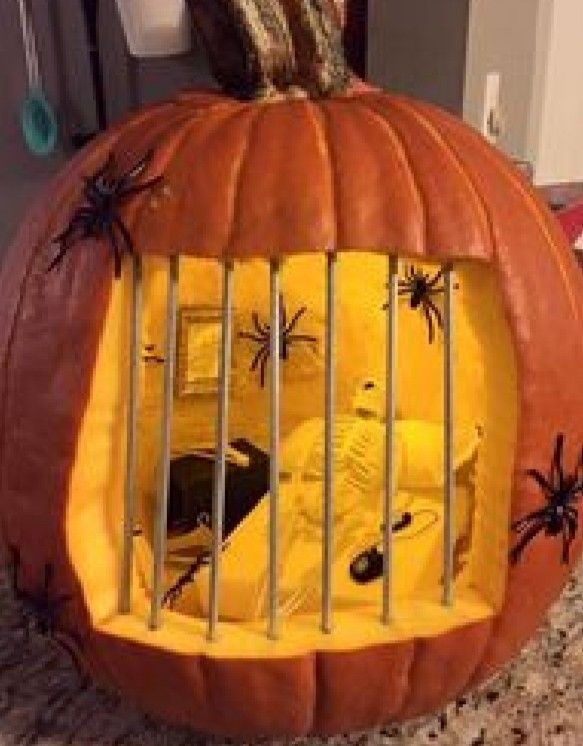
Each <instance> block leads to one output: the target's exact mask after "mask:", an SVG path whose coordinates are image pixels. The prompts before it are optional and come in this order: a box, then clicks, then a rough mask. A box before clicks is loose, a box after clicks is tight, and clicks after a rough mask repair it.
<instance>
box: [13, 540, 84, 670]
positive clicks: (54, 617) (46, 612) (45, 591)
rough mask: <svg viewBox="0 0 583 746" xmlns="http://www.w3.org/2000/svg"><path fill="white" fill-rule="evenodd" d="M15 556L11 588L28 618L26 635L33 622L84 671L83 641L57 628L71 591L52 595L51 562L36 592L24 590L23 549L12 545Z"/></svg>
mask: <svg viewBox="0 0 583 746" xmlns="http://www.w3.org/2000/svg"><path fill="white" fill-rule="evenodd" d="M9 552H10V554H11V557H12V561H11V565H10V568H11V573H12V577H11V581H12V590H13V593H14V596H15V598H16V601H17V602H18V603H19V604H20V606H21V610H22V617H23V620H24V621H25V622H26V624H25V627H24V632H25V635H26V639H27V640H28V639H29V637H30V630H31V622H32V626H33V628H34V629H35V631H36V632H37V633H38V634H40V635H43V636H45V637H48V638H50V639H51V640H52V641H53V642H55V643H56V644H57V645H59V646H60V647H62V648H63V649H64V650H65V651H66V652H67V653H68V654H69V656H70V657H71V658H72V660H73V662H74V664H75V666H76V667H77V670H78V671H81V669H82V666H81V654H80V650H81V648H82V643H81V640H80V638H78V637H77V635H75V634H70V633H64V632H62V631H60V630H58V619H59V614H60V613H61V610H62V609H63V607H64V606H66V605H67V604H68V603H70V602H71V601H72V600H73V597H72V596H71V595H69V594H61V595H58V596H55V597H54V598H51V586H52V583H53V577H54V568H53V565H51V564H50V563H48V562H47V563H46V564H45V567H44V578H43V583H42V586H41V587H40V588H39V589H38V590H37V591H36V592H35V593H29V592H28V591H23V590H21V589H20V587H19V585H18V571H19V569H20V552H19V550H18V549H17V548H16V547H15V546H10V547H9Z"/></svg>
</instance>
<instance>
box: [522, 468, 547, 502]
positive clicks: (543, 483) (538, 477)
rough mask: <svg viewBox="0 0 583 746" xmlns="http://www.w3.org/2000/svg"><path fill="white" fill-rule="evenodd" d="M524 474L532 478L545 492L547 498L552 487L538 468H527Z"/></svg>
mask: <svg viewBox="0 0 583 746" xmlns="http://www.w3.org/2000/svg"><path fill="white" fill-rule="evenodd" d="M526 476H527V477H530V478H531V479H534V481H535V482H536V483H537V484H538V486H539V487H540V488H541V490H542V491H543V492H545V493H546V494H547V498H548V497H549V496H550V495H552V494H553V488H552V487H551V485H550V484H549V482H548V480H547V479H546V477H544V476H543V475H542V474H541V473H540V471H538V469H527V471H526Z"/></svg>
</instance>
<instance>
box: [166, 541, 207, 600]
mask: <svg viewBox="0 0 583 746" xmlns="http://www.w3.org/2000/svg"><path fill="white" fill-rule="evenodd" d="M210 556H211V555H210V552H203V553H202V554H201V555H200V556H198V557H197V558H196V559H195V560H194V562H193V563H192V564H191V565H190V567H189V568H188V570H186V572H184V573H183V574H182V575H181V576H180V577H179V578H178V580H177V581H176V582H175V583H174V585H172V586H171V587H170V588H169V589H168V590H167V591H166V593H165V594H164V597H163V598H162V606H168V608H169V609H173V608H174V607H175V606H176V602H177V601H178V600H179V599H180V597H181V596H182V593H183V592H184V589H185V588H186V586H187V585H190V584H191V583H193V582H194V579H195V577H196V575H197V574H198V572H199V570H200V569H201V568H203V567H204V566H205V565H208V563H209V560H210Z"/></svg>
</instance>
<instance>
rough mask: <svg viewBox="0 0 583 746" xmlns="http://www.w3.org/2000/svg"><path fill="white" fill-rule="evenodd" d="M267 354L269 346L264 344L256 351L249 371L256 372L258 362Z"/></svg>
mask: <svg viewBox="0 0 583 746" xmlns="http://www.w3.org/2000/svg"><path fill="white" fill-rule="evenodd" d="M266 353H267V354H269V344H268V343H265V344H264V345H262V346H261V347H260V348H259V350H258V351H257V354H256V355H255V357H254V358H253V362H252V363H251V367H250V368H249V370H250V371H251V372H252V373H254V372H255V371H256V370H257V366H258V365H259V361H260V360H261V357H262V355H265V354H266Z"/></svg>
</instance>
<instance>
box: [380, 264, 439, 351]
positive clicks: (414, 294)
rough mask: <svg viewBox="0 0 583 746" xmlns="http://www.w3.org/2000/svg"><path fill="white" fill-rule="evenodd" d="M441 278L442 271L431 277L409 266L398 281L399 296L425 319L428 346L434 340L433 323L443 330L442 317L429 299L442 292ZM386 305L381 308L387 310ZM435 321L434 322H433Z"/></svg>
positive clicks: (411, 265)
mask: <svg viewBox="0 0 583 746" xmlns="http://www.w3.org/2000/svg"><path fill="white" fill-rule="evenodd" d="M442 278H443V270H442V269H441V270H439V272H437V274H435V275H433V277H432V276H431V274H429V273H428V272H423V270H422V269H416V268H415V266H414V265H413V264H410V265H409V266H408V267H407V269H406V270H405V279H404V280H399V296H401V297H406V298H408V300H409V306H410V307H411V308H412V309H413V310H416V309H418V308H419V309H421V312H422V313H423V315H424V316H425V318H426V319H427V326H428V328H429V344H431V343H432V342H433V340H434V339H435V323H437V326H438V328H439V329H443V317H442V315H441V311H440V310H439V308H438V307H437V306H436V304H435V303H434V302H433V300H432V299H431V296H435V295H441V294H442V293H443V292H444V288H443V285H439V282H440V280H441V279H442ZM387 307H388V304H385V305H384V306H383V309H385V310H386V309H387ZM434 319H435V322H434Z"/></svg>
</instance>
